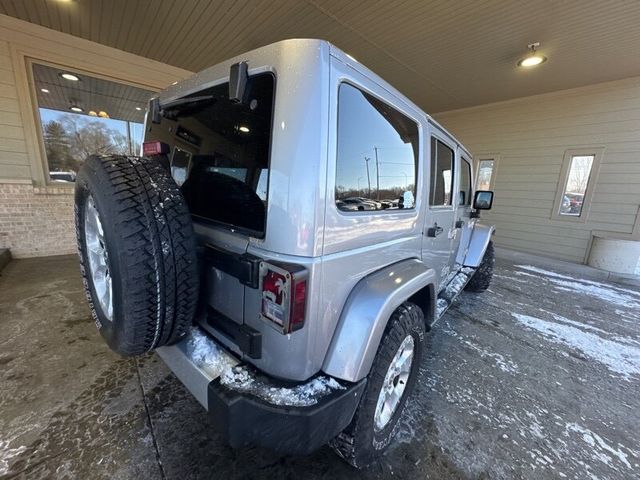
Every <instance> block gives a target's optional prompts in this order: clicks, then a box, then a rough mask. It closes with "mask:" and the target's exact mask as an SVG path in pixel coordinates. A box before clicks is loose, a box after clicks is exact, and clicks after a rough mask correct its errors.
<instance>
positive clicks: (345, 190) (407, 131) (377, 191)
mask: <svg viewBox="0 0 640 480" xmlns="http://www.w3.org/2000/svg"><path fill="white" fill-rule="evenodd" d="M418 148H419V147H418V125H417V124H416V122H414V121H413V120H411V119H410V118H408V117H407V116H405V115H403V114H402V113H400V112H398V111H397V110H395V109H394V108H392V107H390V106H389V105H387V104H386V103H383V102H381V101H380V100H378V99H377V98H375V97H373V96H372V95H369V94H368V93H365V92H363V91H361V90H359V89H357V88H356V87H354V86H352V85H349V84H347V83H343V84H341V85H340V87H339V91H338V150H337V159H336V191H335V196H336V206H337V207H338V209H340V210H342V211H345V212H359V211H372V210H398V209H409V208H415V199H416V178H417V173H416V172H417V168H418V151H419V150H418Z"/></svg>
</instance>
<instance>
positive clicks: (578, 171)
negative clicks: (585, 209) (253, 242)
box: [560, 155, 595, 217]
mask: <svg viewBox="0 0 640 480" xmlns="http://www.w3.org/2000/svg"><path fill="white" fill-rule="evenodd" d="M594 158H595V157H594V156H593V155H575V156H573V157H571V165H570V166H569V173H568V175H567V182H566V184H565V187H564V192H563V194H562V202H561V203H560V215H568V216H573V217H579V216H580V215H581V214H582V205H583V203H584V195H585V193H586V192H587V185H588V184H589V178H590V177H591V168H592V167H593V160H594Z"/></svg>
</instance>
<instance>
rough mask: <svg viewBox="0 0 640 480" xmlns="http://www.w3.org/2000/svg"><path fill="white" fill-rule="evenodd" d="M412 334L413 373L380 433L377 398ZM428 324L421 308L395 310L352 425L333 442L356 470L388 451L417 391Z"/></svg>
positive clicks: (410, 305) (413, 305) (412, 305)
mask: <svg viewBox="0 0 640 480" xmlns="http://www.w3.org/2000/svg"><path fill="white" fill-rule="evenodd" d="M409 335H411V336H412V337H413V341H414V357H413V361H412V364H411V371H410V373H409V377H408V380H407V384H406V387H405V390H404V392H403V393H402V397H401V399H400V402H399V404H398V406H397V408H396V410H395V412H394V413H393V415H392V416H391V419H390V420H389V422H388V423H387V424H386V426H384V428H382V429H381V430H380V431H376V428H375V426H374V422H375V420H374V419H375V411H376V406H377V402H378V396H379V395H380V392H381V390H382V387H383V384H384V379H385V375H386V373H387V370H388V368H389V365H390V364H391V362H392V360H393V357H394V356H395V354H396V352H397V351H398V349H399V348H400V346H401V345H402V342H403V341H404V340H405V338H407V336H409ZM424 335H425V323H424V314H423V312H422V310H421V309H420V307H418V306H417V305H415V304H413V303H409V302H405V303H403V304H402V305H401V306H400V307H398V308H397V309H396V311H395V312H394V313H393V315H392V316H391V318H390V319H389V324H388V325H387V328H386V331H385V334H384V336H383V338H382V341H381V342H380V346H379V347H378V352H377V353H376V357H375V359H374V361H373V365H372V367H371V372H370V373H369V377H368V381H367V385H366V387H365V390H364V392H363V395H362V400H361V401H360V405H359V406H358V409H357V410H356V413H355V415H354V417H353V420H352V421H351V423H350V424H349V426H348V427H347V428H346V429H345V430H344V431H343V432H342V433H340V434H339V435H338V436H337V437H336V438H335V439H333V440H332V441H331V442H330V445H331V447H332V448H333V449H334V450H335V451H336V452H337V453H338V455H340V456H341V457H342V458H344V459H345V460H346V461H347V462H348V463H350V464H351V465H353V466H354V467H356V468H362V467H366V466H367V465H369V464H371V463H372V462H373V461H374V460H375V459H376V458H377V457H379V456H380V455H382V454H383V453H384V451H385V450H386V449H387V447H388V446H389V444H390V443H391V441H392V440H393V437H394V436H395V434H396V430H397V426H398V420H399V419H400V417H401V415H402V412H403V410H404V406H405V404H406V402H407V399H408V398H409V397H410V396H411V393H412V392H413V390H414V387H415V384H416V380H417V378H418V373H419V371H420V363H421V360H422V352H423V350H424Z"/></svg>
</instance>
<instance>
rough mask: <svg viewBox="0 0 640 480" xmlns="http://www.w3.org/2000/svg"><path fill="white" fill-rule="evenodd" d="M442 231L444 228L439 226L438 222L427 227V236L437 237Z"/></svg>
mask: <svg viewBox="0 0 640 480" xmlns="http://www.w3.org/2000/svg"><path fill="white" fill-rule="evenodd" d="M442 232H444V229H443V228H442V227H439V226H438V224H437V223H436V224H435V225H434V226H433V227H431V228H428V229H427V236H428V237H437V236H438V235H440V234H441V233H442Z"/></svg>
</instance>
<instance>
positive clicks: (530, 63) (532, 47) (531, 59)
mask: <svg viewBox="0 0 640 480" xmlns="http://www.w3.org/2000/svg"><path fill="white" fill-rule="evenodd" d="M539 46H540V42H536V43H530V44H529V45H527V48H528V49H529V54H528V55H527V56H526V57H524V58H521V59H520V61H519V62H518V66H519V67H535V66H536V65H540V64H541V63H544V62H546V61H547V57H545V56H544V55H542V54H540V53H538V52H536V48H538V47H539Z"/></svg>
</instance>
